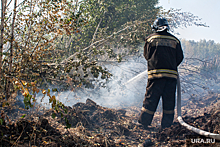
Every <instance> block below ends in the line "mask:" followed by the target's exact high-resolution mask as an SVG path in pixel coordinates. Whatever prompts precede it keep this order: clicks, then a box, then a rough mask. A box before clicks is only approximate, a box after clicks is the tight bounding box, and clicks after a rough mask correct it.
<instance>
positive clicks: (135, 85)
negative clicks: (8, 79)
mask: <svg viewBox="0 0 220 147" xmlns="http://www.w3.org/2000/svg"><path fill="white" fill-rule="evenodd" d="M103 66H104V67H106V68H107V69H108V70H109V71H110V72H111V73H112V74H113V77H112V78H111V79H109V80H108V81H106V85H105V87H102V86H101V85H102V82H103V81H102V82H94V85H95V87H94V89H88V88H83V87H82V88H79V89H76V90H75V91H70V90H69V91H64V92H61V91H60V89H61V88H60V89H59V88H58V91H59V92H51V96H52V95H55V96H56V98H57V99H58V100H59V101H61V102H62V103H63V104H65V105H66V106H73V105H74V104H76V103H78V102H83V103H85V102H86V99H87V98H90V99H92V100H94V101H95V102H96V103H97V104H98V105H101V106H104V107H109V108H116V107H129V106H137V107H141V106H142V102H143V99H144V94H145V92H146V85H147V61H146V60H145V59H144V57H132V58H128V59H126V61H123V62H121V63H118V62H109V63H105V64H104V65H103ZM187 68H189V64H188V63H187V61H186V60H185V61H184V63H182V64H181V66H180V67H179V69H180V70H179V72H180V80H181V87H182V90H183V91H182V100H183V101H187V100H188V99H189V98H192V97H194V98H196V97H197V96H198V97H201V96H204V95H206V94H208V93H209V92H210V91H212V92H219V88H220V83H215V81H214V80H209V79H204V78H201V77H199V76H200V75H199V74H195V73H196V72H188V71H189V70H188V69H187ZM190 68H191V67H190ZM191 70H192V69H191ZM98 80H101V78H98ZM53 88H57V87H56V86H50V88H49V89H51V91H52V89H53ZM22 101H23V100H22ZM37 103H39V104H41V105H42V106H45V107H46V108H50V107H51V106H50V104H49V97H48V96H45V97H43V94H41V93H39V94H38V95H37ZM160 107H161V102H160V104H159V109H161V108H160Z"/></svg>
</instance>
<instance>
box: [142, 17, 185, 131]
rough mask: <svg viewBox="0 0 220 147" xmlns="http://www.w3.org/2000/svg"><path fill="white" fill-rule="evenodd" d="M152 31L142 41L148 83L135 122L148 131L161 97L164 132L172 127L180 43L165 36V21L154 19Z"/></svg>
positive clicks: (169, 36)
mask: <svg viewBox="0 0 220 147" xmlns="http://www.w3.org/2000/svg"><path fill="white" fill-rule="evenodd" d="M152 29H153V30H154V31H155V33H153V34H151V35H149V36H148V37H147V38H146V40H145V41H146V42H145V46H144V57H145V59H146V60H147V63H148V82H147V87H146V93H145V99H144V101H143V107H142V109H141V115H140V117H139V120H138V122H139V123H141V124H142V125H143V126H144V127H145V128H148V126H149V125H150V124H151V122H152V119H153V116H154V113H155V111H156V108H157V105H158V102H159V100H160V97H162V105H163V117H162V121H161V128H166V127H170V126H171V124H172V123H173V118H174V107H175V93H176V84H177V76H178V73H177V66H178V65H179V64H180V63H181V62H182V60H183V51H182V48H181V44H180V41H179V40H178V39H177V38H176V37H175V36H174V35H172V34H170V33H169V25H168V21H167V20H166V19H165V18H157V19H156V20H155V21H154V23H153V25H152Z"/></svg>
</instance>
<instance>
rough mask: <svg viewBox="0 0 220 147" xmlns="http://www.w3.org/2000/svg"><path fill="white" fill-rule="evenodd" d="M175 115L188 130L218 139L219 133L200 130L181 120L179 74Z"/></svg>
mask: <svg viewBox="0 0 220 147" xmlns="http://www.w3.org/2000/svg"><path fill="white" fill-rule="evenodd" d="M177 116H178V117H177V120H178V121H179V123H180V124H181V125H182V126H184V127H186V128H187V129H188V130H190V131H193V132H195V133H197V134H199V135H203V136H206V137H211V138H214V139H216V140H220V134H215V133H210V132H206V131H203V130H200V129H198V128H195V127H193V126H190V125H188V124H187V123H185V122H184V121H183V119H182V116H181V86H180V79H179V75H178V77H177Z"/></svg>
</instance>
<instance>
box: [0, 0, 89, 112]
mask: <svg viewBox="0 0 220 147" xmlns="http://www.w3.org/2000/svg"><path fill="white" fill-rule="evenodd" d="M2 3H3V4H4V5H2V14H3V15H2V17H1V20H2V21H1V28H2V29H1V41H2V42H1V54H0V57H1V66H0V69H1V73H3V74H1V77H0V80H1V81H0V82H1V87H0V90H1V91H0V100H1V106H3V107H4V106H5V105H6V104H7V103H8V102H7V101H10V99H12V97H10V96H11V94H12V93H14V92H16V91H20V92H21V93H22V95H23V96H24V104H25V107H26V108H27V109H29V108H31V107H33V106H34V103H35V102H36V94H37V93H39V92H40V91H42V93H43V94H44V95H46V94H47V96H49V97H50V101H49V102H50V103H52V108H54V109H55V110H56V111H59V107H63V104H62V103H61V102H59V101H57V100H56V98H55V96H50V90H49V89H48V90H45V88H44V89H42V88H40V86H41V85H42V81H45V80H46V79H45V77H44V74H45V73H46V70H48V69H46V68H45V66H46V63H47V62H50V60H52V58H51V54H52V52H53V51H54V49H55V44H54V41H55V39H56V38H57V37H58V36H60V35H62V34H68V35H70V34H71V33H72V34H74V33H76V32H78V31H79V27H81V26H82V25H85V23H86V17H83V16H82V15H81V13H82V11H83V9H82V8H81V7H80V6H79V4H78V3H74V2H73V1H66V0H63V1H49V0H45V1H39V0H31V1H28V0H27V1H23V2H22V3H21V4H19V5H17V0H15V1H14V8H13V11H11V13H10V9H9V8H10V7H9V6H10V2H9V3H8V4H7V5H6V1H5V0H2ZM8 12H9V13H8ZM12 14H13V15H12Z"/></svg>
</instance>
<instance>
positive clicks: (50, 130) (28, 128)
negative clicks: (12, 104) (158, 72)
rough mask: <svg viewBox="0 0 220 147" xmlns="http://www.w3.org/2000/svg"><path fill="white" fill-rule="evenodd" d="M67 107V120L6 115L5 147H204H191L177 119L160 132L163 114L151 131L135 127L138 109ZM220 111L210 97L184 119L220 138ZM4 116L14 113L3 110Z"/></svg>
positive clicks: (185, 109)
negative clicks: (13, 117) (142, 145)
mask: <svg viewBox="0 0 220 147" xmlns="http://www.w3.org/2000/svg"><path fill="white" fill-rule="evenodd" d="M66 108H67V109H68V113H67V114H65V113H63V115H64V116H63V117H61V114H56V117H55V118H54V119H53V118H52V117H51V115H52V113H53V110H47V111H46V112H45V113H44V114H42V115H39V114H33V113H32V114H31V115H30V114H29V115H27V116H26V117H25V118H22V119H21V118H20V119H19V120H18V119H17V121H14V122H12V121H11V120H10V119H9V118H8V117H7V116H6V114H4V113H2V115H1V117H2V118H4V120H5V121H4V122H2V125H0V131H1V132H0V144H1V146H33V147H34V146H51V147H55V146H71V147H72V146H74V147H75V146H76V147H77V146H79V147H81V146H91V147H93V146H103V147H104V146H105V147H107V146H113V147H114V146H132V147H133V146H138V145H139V146H141V145H140V144H141V143H143V142H146V143H147V145H148V146H197V145H198V146H201V144H191V143H190V141H189V139H186V138H187V136H188V135H196V134H195V133H194V132H191V131H188V130H186V129H185V128H184V127H182V126H180V124H179V123H178V122H177V121H176V116H175V122H174V124H173V125H172V126H171V127H170V128H166V129H164V130H160V129H159V125H158V124H160V120H161V113H160V112H156V114H155V117H154V120H153V123H152V126H151V127H150V129H148V130H145V129H144V128H142V127H141V126H139V125H137V123H136V121H137V119H138V116H139V113H140V108H139V107H134V106H133V107H128V108H123V109H122V108H121V109H110V108H106V107H102V106H99V105H97V104H96V103H95V102H94V101H92V100H91V99H87V100H86V103H77V104H75V105H74V106H72V107H66ZM4 109H6V108H4ZM219 110H220V94H209V95H208V96H206V97H201V98H200V99H197V100H192V101H190V100H189V101H187V102H185V103H183V106H182V114H183V120H184V121H185V122H186V123H188V124H190V125H192V126H195V127H197V128H200V129H202V130H205V131H209V132H212V133H217V134H219V133H220V111H219ZM2 112H3V111H2ZM4 112H9V111H6V110H4ZM11 112H12V111H11ZM13 114H16V112H13ZM16 115H18V116H19V114H16ZM19 117H20V116H19ZM65 117H67V119H68V120H69V123H70V124H71V128H69V129H66V124H65V122H66V121H65ZM7 118H8V119H7ZM197 136H198V135H197ZM202 145H203V146H211V145H212V146H218V145H220V144H219V142H217V141H215V143H212V144H202Z"/></svg>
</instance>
